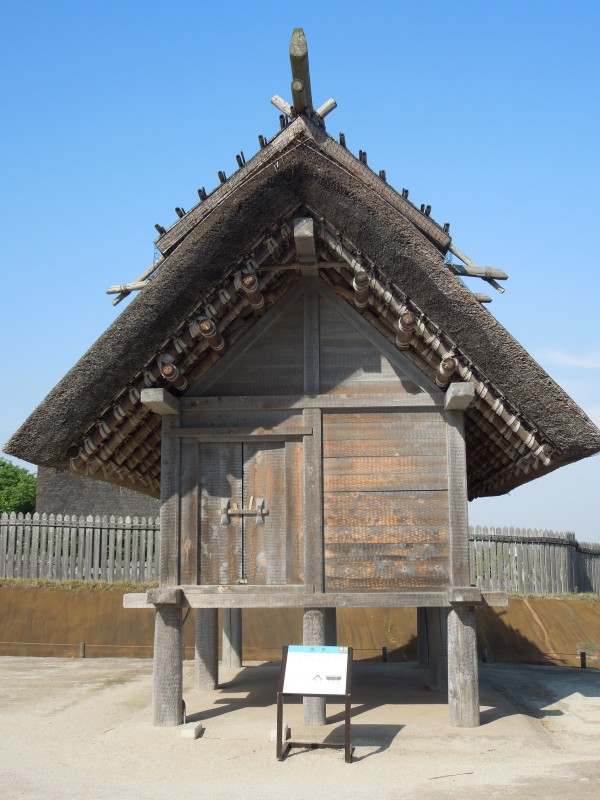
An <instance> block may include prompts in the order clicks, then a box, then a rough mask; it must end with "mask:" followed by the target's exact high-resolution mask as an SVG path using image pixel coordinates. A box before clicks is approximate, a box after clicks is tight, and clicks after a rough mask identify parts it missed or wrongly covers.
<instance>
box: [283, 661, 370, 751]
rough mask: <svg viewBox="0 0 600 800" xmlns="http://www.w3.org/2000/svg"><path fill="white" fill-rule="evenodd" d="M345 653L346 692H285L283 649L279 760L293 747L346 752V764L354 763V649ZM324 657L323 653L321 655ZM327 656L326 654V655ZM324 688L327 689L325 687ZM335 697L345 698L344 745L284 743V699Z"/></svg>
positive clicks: (285, 665) (285, 666)
mask: <svg viewBox="0 0 600 800" xmlns="http://www.w3.org/2000/svg"><path fill="white" fill-rule="evenodd" d="M304 649H305V650H309V649H310V650H315V651H333V650H335V651H338V653H339V652H340V651H341V650H342V648H337V647H336V648H325V647H323V648H319V647H314V648H304ZM344 651H345V652H347V658H348V662H347V665H346V685H345V691H344V693H343V694H342V693H341V692H338V693H331V692H306V691H304V690H303V691H302V692H300V691H293V692H292V691H287V692H286V691H284V684H285V673H286V668H287V662H288V647H287V646H285V647H284V648H283V659H282V662H281V673H280V676H279V689H278V692H277V760H278V761H283V759H284V758H285V756H286V754H287V753H288V751H289V750H290V749H291V748H292V747H310V748H311V749H313V750H314V749H316V748H329V749H336V750H341V749H342V748H343V750H344V761H345V762H346V764H351V763H352V753H353V752H354V747H352V740H351V727H350V726H351V710H352V698H351V686H352V648H351V647H348V648H344ZM320 655H323V652H321V653H320ZM325 655H326V653H325ZM323 688H326V687H325V686H324V687H323ZM299 695H300V696H302V697H331V698H333V697H335V698H341V697H343V698H344V744H333V743H330V742H292V741H290V742H283V698H284V697H297V696H299Z"/></svg>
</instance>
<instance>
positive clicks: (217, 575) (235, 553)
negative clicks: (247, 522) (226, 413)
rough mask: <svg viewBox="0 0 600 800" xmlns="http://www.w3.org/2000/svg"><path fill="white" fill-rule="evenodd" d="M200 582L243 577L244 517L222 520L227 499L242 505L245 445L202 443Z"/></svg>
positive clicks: (200, 462) (199, 480)
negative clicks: (226, 522)
mask: <svg viewBox="0 0 600 800" xmlns="http://www.w3.org/2000/svg"><path fill="white" fill-rule="evenodd" d="M198 482H199V487H200V520H201V521H200V550H201V552H200V582H201V583H202V584H209V585H210V584H212V585H214V584H230V583H236V582H237V581H238V580H241V579H242V523H241V518H240V517H236V516H230V517H229V524H228V525H224V524H222V522H221V510H222V504H223V501H227V500H229V503H230V505H232V504H233V503H237V505H238V507H240V508H241V506H242V445H241V444H239V443H234V442H230V443H228V442H219V443H212V442H203V443H202V444H201V445H200V447H199V464H198Z"/></svg>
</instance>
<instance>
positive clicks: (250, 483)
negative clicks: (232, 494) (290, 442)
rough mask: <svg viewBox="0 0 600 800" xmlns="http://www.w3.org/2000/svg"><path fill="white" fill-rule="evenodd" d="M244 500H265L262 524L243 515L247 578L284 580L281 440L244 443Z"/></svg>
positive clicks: (259, 581)
mask: <svg viewBox="0 0 600 800" xmlns="http://www.w3.org/2000/svg"><path fill="white" fill-rule="evenodd" d="M243 460H244V478H243V503H244V508H249V504H250V500H251V499H252V498H253V505H254V504H255V502H256V499H257V498H262V499H264V501H265V508H266V510H268V512H269V513H268V515H266V516H265V517H264V523H263V524H257V522H256V517H244V518H243V531H244V571H243V574H244V578H245V579H246V580H247V581H248V583H251V584H284V583H285V578H286V552H285V546H286V489H285V446H284V444H283V443H282V442H272V443H270V442H263V443H254V442H245V443H244V445H243Z"/></svg>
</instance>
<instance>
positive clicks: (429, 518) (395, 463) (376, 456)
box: [323, 411, 449, 591]
mask: <svg viewBox="0 0 600 800" xmlns="http://www.w3.org/2000/svg"><path fill="white" fill-rule="evenodd" d="M323 480H324V516H325V532H324V535H325V589H326V591H385V590H394V589H395V590H398V589H404V588H406V589H408V588H431V589H433V588H438V587H440V586H444V585H445V584H446V583H447V580H448V561H449V544H448V476H447V460H446V439H445V423H444V419H443V415H442V414H441V413H436V412H406V411H400V412H396V411H380V412H377V411H373V412H370V413H361V412H354V413H344V412H330V413H326V414H324V415H323Z"/></svg>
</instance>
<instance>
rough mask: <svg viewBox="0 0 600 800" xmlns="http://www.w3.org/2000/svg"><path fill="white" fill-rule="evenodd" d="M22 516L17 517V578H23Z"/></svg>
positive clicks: (15, 570)
mask: <svg viewBox="0 0 600 800" xmlns="http://www.w3.org/2000/svg"><path fill="white" fill-rule="evenodd" d="M22 517H23V515H22V514H19V515H18V516H17V526H16V529H17V535H16V539H15V567H14V575H15V577H16V578H22V577H23V525H22ZM19 518H21V519H19Z"/></svg>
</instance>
